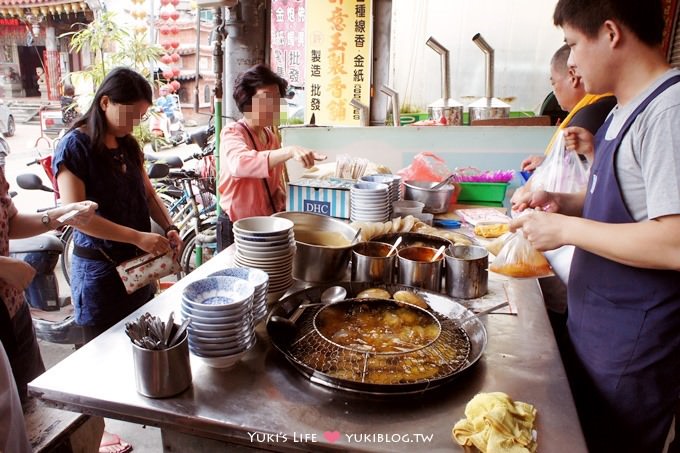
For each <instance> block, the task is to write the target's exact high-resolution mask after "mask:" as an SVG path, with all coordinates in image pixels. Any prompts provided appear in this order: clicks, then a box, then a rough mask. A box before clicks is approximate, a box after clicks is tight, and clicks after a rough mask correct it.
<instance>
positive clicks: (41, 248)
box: [9, 233, 64, 254]
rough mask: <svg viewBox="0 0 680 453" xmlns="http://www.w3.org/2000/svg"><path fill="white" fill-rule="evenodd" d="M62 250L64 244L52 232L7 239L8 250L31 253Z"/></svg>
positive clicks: (58, 251)
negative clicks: (24, 237)
mask: <svg viewBox="0 0 680 453" xmlns="http://www.w3.org/2000/svg"><path fill="white" fill-rule="evenodd" d="M63 251H64V244H63V243H62V242H61V240H59V238H58V237H56V236H55V235H54V234H52V233H44V234H41V235H39V236H34V237H30V238H26V239H12V240H11V241H9V252H10V253H12V254H14V253H31V252H57V253H62V252H63Z"/></svg>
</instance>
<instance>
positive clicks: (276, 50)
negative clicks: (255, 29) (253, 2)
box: [270, 0, 305, 87]
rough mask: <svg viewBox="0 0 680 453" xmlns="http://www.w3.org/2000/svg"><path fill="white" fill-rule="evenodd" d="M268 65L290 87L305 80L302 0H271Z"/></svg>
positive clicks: (301, 84)
mask: <svg viewBox="0 0 680 453" xmlns="http://www.w3.org/2000/svg"><path fill="white" fill-rule="evenodd" d="M271 24H272V26H271V41H272V51H271V63H270V66H271V68H272V69H273V70H274V71H275V72H276V73H277V74H278V75H280V76H281V77H283V78H284V79H286V80H287V81H288V83H290V84H291V85H293V86H297V87H301V86H303V85H304V83H305V73H304V69H303V68H304V63H305V60H304V58H305V0H272V17H271Z"/></svg>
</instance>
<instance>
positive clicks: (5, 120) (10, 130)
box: [0, 99, 16, 137]
mask: <svg viewBox="0 0 680 453" xmlns="http://www.w3.org/2000/svg"><path fill="white" fill-rule="evenodd" d="M15 131H16V124H14V116H12V111H11V110H10V109H9V107H8V106H7V104H5V101H3V100H2V99H0V133H2V134H3V135H4V136H5V137H11V136H13V135H14V132H15Z"/></svg>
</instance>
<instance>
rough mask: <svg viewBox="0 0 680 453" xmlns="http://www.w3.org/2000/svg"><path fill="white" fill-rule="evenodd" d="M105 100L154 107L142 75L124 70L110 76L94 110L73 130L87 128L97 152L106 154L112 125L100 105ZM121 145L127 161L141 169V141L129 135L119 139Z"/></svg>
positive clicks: (116, 71) (90, 109) (91, 108)
mask: <svg viewBox="0 0 680 453" xmlns="http://www.w3.org/2000/svg"><path fill="white" fill-rule="evenodd" d="M102 96H108V97H109V100H110V101H111V102H115V103H116V104H128V105H130V104H134V103H135V102H139V101H146V102H148V103H149V104H153V93H152V91H151V85H149V82H147V80H146V79H145V78H144V77H143V76H142V75H141V74H139V73H138V72H136V71H134V70H132V69H129V68H124V67H119V68H115V69H113V70H112V71H111V72H109V73H108V75H107V76H106V78H104V81H103V82H102V83H101V85H99V88H98V89H97V92H96V93H95V95H94V99H92V104H91V105H90V108H89V109H88V110H87V112H85V113H84V114H83V115H82V116H81V117H80V118H79V119H78V120H77V121H76V122H75V123H73V126H72V127H71V130H73V129H77V128H79V127H81V126H83V125H85V126H86V128H87V135H89V137H90V142H91V146H92V150H93V151H94V152H105V151H106V149H107V148H106V145H105V144H104V136H105V134H106V131H107V129H108V124H107V122H106V117H105V115H104V110H103V109H102V108H101V105H100V104H101V99H102ZM118 145H119V146H120V148H121V149H122V150H123V152H124V153H125V155H126V157H127V158H128V159H129V160H130V161H132V162H134V163H135V164H137V165H138V166H139V167H140V168H141V166H142V164H143V162H144V159H143V154H142V149H141V148H140V146H139V143H138V142H137V139H136V138H134V137H133V136H132V135H128V136H126V137H123V138H119V139H118Z"/></svg>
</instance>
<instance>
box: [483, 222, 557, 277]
mask: <svg viewBox="0 0 680 453" xmlns="http://www.w3.org/2000/svg"><path fill="white" fill-rule="evenodd" d="M489 270H491V271H493V272H495V273H497V274H502V275H505V276H507V277H513V278H539V277H548V276H551V275H554V274H553V272H552V269H551V268H550V264H548V261H547V260H546V259H545V257H544V256H543V254H542V253H541V252H539V251H538V250H536V249H535V248H534V247H533V246H532V245H531V243H529V241H527V240H526V239H525V238H524V235H523V234H522V230H517V231H515V232H514V233H511V235H510V236H509V237H508V238H507V239H506V241H505V243H504V244H503V248H502V249H501V251H500V252H499V253H498V256H496V259H495V260H494V261H493V263H492V264H491V266H489Z"/></svg>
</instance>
